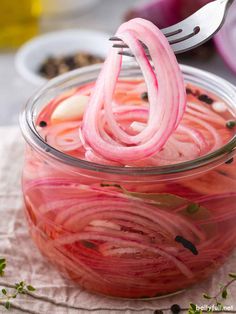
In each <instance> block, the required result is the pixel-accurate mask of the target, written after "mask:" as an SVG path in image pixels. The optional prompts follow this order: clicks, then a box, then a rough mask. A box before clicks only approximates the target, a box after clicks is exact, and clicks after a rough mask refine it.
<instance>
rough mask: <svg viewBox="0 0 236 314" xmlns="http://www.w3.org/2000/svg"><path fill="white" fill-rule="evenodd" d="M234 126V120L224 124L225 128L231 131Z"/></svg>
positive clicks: (235, 122) (235, 124)
mask: <svg viewBox="0 0 236 314" xmlns="http://www.w3.org/2000/svg"><path fill="white" fill-rule="evenodd" d="M235 126H236V121H234V120H230V121H228V122H227V123H226V127H227V128H228V129H233V128H234V127H235Z"/></svg>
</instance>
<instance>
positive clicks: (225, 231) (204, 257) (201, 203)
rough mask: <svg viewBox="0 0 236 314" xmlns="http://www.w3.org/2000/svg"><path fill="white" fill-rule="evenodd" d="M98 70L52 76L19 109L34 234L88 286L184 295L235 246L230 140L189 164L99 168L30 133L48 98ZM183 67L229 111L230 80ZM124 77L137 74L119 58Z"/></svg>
mask: <svg viewBox="0 0 236 314" xmlns="http://www.w3.org/2000/svg"><path fill="white" fill-rule="evenodd" d="M99 70H100V65H96V66H91V67H87V68H84V69H80V70H77V71H73V72H71V73H69V74H65V75H63V76H61V77H59V78H56V79H54V80H52V81H51V82H49V83H48V84H47V85H46V86H45V87H44V88H43V89H41V90H40V91H39V92H38V93H37V94H36V95H35V96H34V97H33V98H31V99H30V101H29V102H28V104H27V105H26V108H25V109H24V111H23V112H22V114H21V118H20V123H21V129H22V132H23V135H24V137H25V140H26V142H27V147H26V152H25V164H24V169H23V181H22V182H23V193H24V200H25V208H26V210H25V212H26V216H27V220H28V224H29V228H30V233H31V236H32V238H33V240H34V241H35V243H36V245H37V246H38V248H39V249H40V251H41V252H42V253H43V255H45V256H46V257H47V258H48V259H49V261H51V262H52V263H53V264H54V265H56V266H57V267H58V268H59V269H60V270H61V271H62V273H63V274H65V275H66V276H67V277H69V278H71V279H73V280H74V281H76V282H77V283H78V284H79V285H80V286H82V287H84V288H86V289H88V290H89V291H93V292H97V293H101V294H105V295H109V296H113V297H123V298H153V297H160V296H164V295H167V294H170V293H174V292H177V291H181V290H183V289H185V288H187V287H189V286H191V285H192V284H195V283H197V282H200V281H202V280H203V279H205V278H207V277H208V276H210V275H211V274H213V273H214V272H215V271H216V269H218V268H219V267H220V266H221V265H222V264H223V263H224V262H225V261H226V260H227V258H228V257H229V255H230V254H231V252H232V251H233V249H234V248H235V245H236V229H235V223H236V205H235V204H236V171H235V169H236V162H235V161H234V160H233V156H234V155H235V149H236V137H235V136H234V137H233V138H232V139H231V140H230V141H229V142H228V143H227V144H226V145H224V146H223V147H221V148H220V149H218V150H217V151H215V152H213V153H210V154H208V155H206V156H203V157H200V158H198V159H196V160H192V161H188V162H183V163H179V164H175V165H169V166H161V167H155V168H153V167H146V168H125V167H123V168H122V167H114V166H107V165H106V166H105V165H98V164H95V163H91V162H87V161H84V160H79V159H77V158H74V157H72V156H69V155H66V154H64V153H62V152H60V151H58V150H56V149H55V148H53V147H50V146H49V145H48V144H47V143H46V142H45V141H44V140H43V139H42V138H41V137H40V135H39V134H38V132H37V130H36V127H35V120H36V118H37V116H38V113H39V112H40V111H41V110H42V108H43V107H44V106H45V105H46V104H47V103H48V102H49V101H50V100H51V99H53V98H54V97H55V96H57V95H59V94H61V93H62V92H65V91H67V90H70V89H71V88H73V87H75V86H79V85H83V84H85V83H88V82H90V81H94V80H95V79H96V77H97V75H98V73H99ZM182 71H183V73H184V76H185V80H186V82H188V83H191V84H193V85H196V86H199V88H204V89H205V90H208V91H210V92H212V93H215V94H216V96H219V97H221V98H222V99H223V100H224V101H225V102H226V103H227V104H228V106H229V108H230V110H231V112H232V114H235V113H236V107H235V106H236V92H235V89H234V87H233V86H232V85H231V84H230V83H228V82H226V81H225V80H223V79H221V78H219V77H217V76H215V75H212V74H209V73H207V72H204V71H201V70H198V69H195V68H191V67H188V66H182ZM121 75H122V76H123V77H137V76H140V70H139V69H138V68H137V66H136V65H133V64H126V65H125V66H124V69H123V71H122V73H121Z"/></svg>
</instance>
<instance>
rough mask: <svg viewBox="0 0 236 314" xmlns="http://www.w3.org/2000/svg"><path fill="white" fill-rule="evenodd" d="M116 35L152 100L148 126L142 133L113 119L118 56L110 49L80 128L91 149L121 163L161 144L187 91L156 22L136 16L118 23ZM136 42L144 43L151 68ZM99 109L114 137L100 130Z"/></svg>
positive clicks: (181, 110)
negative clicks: (137, 67)
mask: <svg viewBox="0 0 236 314" xmlns="http://www.w3.org/2000/svg"><path fill="white" fill-rule="evenodd" d="M116 36H118V37H120V38H121V39H122V40H123V41H124V42H125V43H126V44H128V45H129V47H130V49H131V51H132V52H133V54H134V55H135V57H136V60H137V62H138V64H139V65H140V68H141V70H142V72H143V75H144V79H145V83H146V86H147V91H148V95H149V103H150V107H149V117H148V121H147V124H146V127H145V128H144V130H143V131H141V132H140V133H138V134H136V135H130V134H128V133H126V132H125V131H124V130H122V129H121V128H120V126H119V124H118V122H117V121H116V119H115V116H114V113H113V95H114V91H115V87H116V83H117V80H118V76H119V73H120V70H121V64H122V57H121V56H120V55H118V53H117V51H116V50H115V49H113V48H112V49H111V50H110V53H109V56H108V58H107V60H106V62H105V63H104V66H103V69H102V71H101V73H100V75H99V78H98V80H97V83H96V86H95V89H94V91H93V93H92V95H91V99H90V102H89V104H88V107H87V110H86V112H85V115H84V118H83V126H82V133H83V137H84V139H85V141H86V143H87V144H88V145H89V146H90V149H92V150H93V151H94V152H95V153H97V154H98V155H100V156H102V157H104V158H105V159H107V160H112V161H115V162H122V163H124V164H125V163H126V162H127V161H135V160H138V159H140V158H146V157H149V156H152V155H154V154H155V153H157V152H158V151H160V150H161V149H162V147H163V146H164V144H165V143H166V141H167V140H168V138H169V137H170V135H171V134H172V133H173V132H174V130H175V129H176V128H177V126H178V125H179V123H180V121H181V119H182V116H183V113H184V111H185V106H186V93H185V87H184V82H183V77H182V74H181V71H180V68H179V66H178V63H177V60H176V58H175V55H174V53H173V51H172V50H171V48H170V46H169V43H168V41H167V39H166V38H165V36H164V35H163V34H162V32H161V31H160V30H159V29H158V28H157V27H155V26H154V25H153V24H152V23H150V22H149V21H145V20H142V19H134V20H131V21H129V22H127V23H124V24H123V25H121V27H120V28H119V30H118V32H117V34H116ZM140 41H142V42H143V43H144V44H145V45H146V46H147V47H148V49H149V52H150V55H151V59H152V61H153V67H152V64H151V63H150V61H149V60H148V58H147V57H146V55H145V50H144V48H143V46H142V45H141V44H140ZM111 73H112V75H111ZM103 109H104V111H105V117H106V122H107V124H108V126H109V128H110V131H111V133H112V141H111V140H109V139H108V138H107V137H108V136H109V135H108V134H106V136H104V134H103V132H101V123H100V120H101V115H102V112H103ZM103 131H104V130H103ZM114 140H115V142H114Z"/></svg>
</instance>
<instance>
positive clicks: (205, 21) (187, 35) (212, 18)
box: [110, 0, 234, 57]
mask: <svg viewBox="0 0 236 314" xmlns="http://www.w3.org/2000/svg"><path fill="white" fill-rule="evenodd" d="M233 2H234V0H215V1H212V2H210V3H208V4H206V5H205V6H203V7H202V8H201V9H200V10H198V11H197V12H195V13H194V14H193V15H191V16H189V17H188V18H186V19H185V20H183V21H182V22H179V23H177V24H175V25H173V26H170V27H167V28H164V29H162V32H163V34H164V35H165V36H166V37H167V39H168V41H169V43H170V45H171V47H172V49H173V51H174V52H175V54H178V53H182V52H185V51H188V50H191V49H193V48H195V47H198V46H200V45H201V44H203V43H204V42H206V41H207V40H209V39H210V38H211V37H212V36H213V35H214V34H215V33H216V32H217V31H218V30H219V29H220V28H221V27H222V26H223V24H224V21H225V18H226V15H227V11H228V9H229V7H230V5H231V4H232V3H233ZM110 40H111V41H114V42H117V43H115V44H114V45H113V47H114V48H123V49H126V48H129V47H128V46H127V45H126V44H125V43H123V42H122V40H121V39H119V38H118V37H111V38H110ZM143 46H144V48H145V50H146V54H147V56H150V55H149V52H148V50H147V47H146V46H145V45H143ZM118 53H119V54H122V55H125V56H129V57H134V55H133V54H132V53H131V52H130V51H129V50H123V51H119V52H118Z"/></svg>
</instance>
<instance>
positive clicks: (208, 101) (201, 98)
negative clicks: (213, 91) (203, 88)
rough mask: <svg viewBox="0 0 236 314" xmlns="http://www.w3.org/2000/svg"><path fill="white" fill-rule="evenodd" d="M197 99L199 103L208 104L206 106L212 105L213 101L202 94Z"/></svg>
mask: <svg viewBox="0 0 236 314" xmlns="http://www.w3.org/2000/svg"><path fill="white" fill-rule="evenodd" d="M198 99H199V100H200V101H202V102H205V103H206V104H208V105H212V104H213V102H214V100H213V99H212V98H210V97H209V96H207V95H204V94H202V95H200V96H199V97H198Z"/></svg>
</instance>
